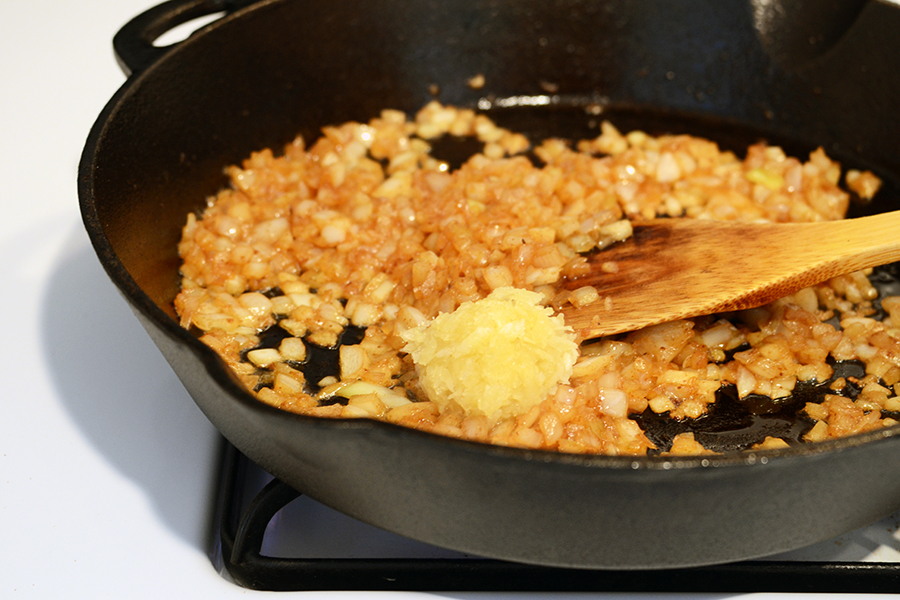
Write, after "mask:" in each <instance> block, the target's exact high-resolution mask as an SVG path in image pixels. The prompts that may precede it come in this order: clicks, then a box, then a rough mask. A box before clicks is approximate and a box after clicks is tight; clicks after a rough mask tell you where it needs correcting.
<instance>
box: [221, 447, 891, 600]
mask: <svg viewBox="0 0 900 600" xmlns="http://www.w3.org/2000/svg"><path fill="white" fill-rule="evenodd" d="M253 469H256V470H259V467H257V466H256V465H255V464H254V463H252V462H251V461H250V460H249V459H247V458H246V457H245V456H244V455H243V454H241V453H240V452H239V451H237V450H236V449H235V448H234V447H233V446H231V445H230V444H227V443H226V444H225V449H224V452H223V469H222V478H221V482H220V489H219V494H218V495H217V507H216V517H215V523H214V528H215V531H214V541H213V552H212V559H213V562H214V563H215V564H216V566H217V568H218V569H219V570H220V572H223V573H226V572H227V574H228V576H230V577H231V578H232V579H233V580H234V581H235V582H236V583H237V584H238V585H241V586H243V587H246V588H250V589H256V590H271V591H312V590H343V591H350V590H354V591H357V590H371V591H391V590H393V591H399V590H403V591H434V592H442V591H444V592H449V591H473V592H474V591H478V592H501V591H505V592H525V591H532V592H688V593H704V592H707V593H714V592H717V593H751V592H782V593H801V592H807V593H810V592H812V593H827V592H833V593H898V592H900V564H895V563H862V562H859V563H857V562H837V563H834V562H805V561H747V562H741V563H734V564H727V565H717V566H711V567H699V568H691V569H665V570H651V571H595V570H586V569H563V568H551V567H538V566H532V565H522V564H517V563H511V562H505V561H500V560H492V559H484V558H344V557H337V558H318V557H316V558H283V557H276V556H265V555H263V552H262V549H263V546H264V542H265V537H266V529H267V527H268V525H269V522H270V521H271V520H272V518H273V517H274V516H275V515H276V514H277V513H278V512H279V511H281V509H283V508H285V507H286V506H288V504H290V503H291V502H294V501H295V500H297V499H298V498H299V496H300V493H299V492H297V491H296V490H294V489H293V488H291V487H289V486H288V485H287V484H285V483H283V482H281V481H280V480H278V479H272V480H271V481H270V482H269V483H268V484H266V485H265V486H264V487H262V489H261V490H259V491H258V493H256V495H255V496H253V497H252V498H251V499H249V500H248V499H247V498H245V496H246V495H247V482H248V479H252V477H251V475H250V473H251V472H252V470H253ZM251 494H252V490H251ZM298 535H302V532H300V533H298Z"/></svg>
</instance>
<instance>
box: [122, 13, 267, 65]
mask: <svg viewBox="0 0 900 600" xmlns="http://www.w3.org/2000/svg"><path fill="white" fill-rule="evenodd" d="M256 1H258V0H168V1H167V2H163V3H162V4H159V5H157V6H154V7H153V8H151V9H149V10H147V11H145V12H143V13H141V14H139V15H138V16H136V17H134V18H133V19H131V20H130V21H129V22H128V23H126V24H125V25H124V26H123V27H122V28H121V29H120V30H119V31H118V33H116V35H115V36H114V37H113V49H114V50H115V53H116V59H117V60H118V62H119V66H120V67H121V68H122V70H123V71H124V72H125V74H126V75H131V74H132V73H136V72H140V71H143V70H144V69H146V68H147V67H149V66H150V65H152V64H153V63H154V62H155V61H156V60H158V59H159V58H160V57H161V56H162V55H163V54H165V53H166V52H168V51H169V49H171V48H172V47H173V46H156V45H154V44H153V42H154V41H155V40H156V39H157V38H159V36H161V35H162V34H164V33H166V32H167V31H169V30H170V29H173V28H175V27H177V26H178V25H182V24H183V23H187V22H188V21H191V20H193V19H197V18H200V17H205V16H208V15H213V14H216V13H225V14H229V13H232V12H234V11H236V10H238V9H240V8H243V7H244V6H248V5H250V4H253V3H254V2H256Z"/></svg>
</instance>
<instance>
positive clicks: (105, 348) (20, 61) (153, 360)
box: [0, 0, 871, 599]
mask: <svg viewBox="0 0 900 600" xmlns="http://www.w3.org/2000/svg"><path fill="white" fill-rule="evenodd" d="M153 1H154V0H86V1H82V2H75V1H62V0H60V1H53V0H27V1H26V0H4V1H3V2H0V103H2V104H0V144H2V145H0V152H2V156H0V201H2V216H0V273H2V277H0V281H2V292H0V307H2V313H0V314H3V315H5V317H4V321H5V327H4V335H3V338H2V339H3V344H2V349H0V352H2V354H0V358H2V359H0V374H2V378H0V385H2V388H0V390H2V391H0V597H3V598H155V599H158V598H220V597H227V598H231V597H256V596H259V595H262V593H257V592H250V591H247V590H244V589H242V588H239V587H237V586H235V585H233V584H232V583H230V582H227V581H225V580H224V579H222V578H221V577H220V576H219V575H218V574H217V573H216V572H215V570H214V569H213V567H212V565H211V563H210V561H209V559H208V557H207V552H208V548H207V535H208V532H207V529H208V526H209V521H210V517H209V514H208V512H209V507H210V504H211V500H210V498H211V487H212V483H213V477H214V472H215V449H216V443H217V440H218V437H217V434H216V432H215V430H214V429H213V427H212V426H211V425H210V424H209V423H208V422H207V421H206V419H205V418H204V417H203V416H202V415H201V414H200V412H199V411H198V410H197V408H196V407H195V405H194V403H193V402H192V401H191V399H190V398H189V397H188V395H187V394H186V393H185V391H184V390H183V388H182V387H181V384H180V383H179V382H178V380H177V379H176V377H175V376H174V375H173V374H172V372H171V370H170V369H169V367H168V365H166V364H165V362H164V361H163V359H162V358H161V356H160V355H159V353H158V352H157V350H156V348H155V347H154V346H153V344H152V343H151V341H150V340H149V338H148V337H147V336H146V334H145V333H144V331H143V329H141V328H140V326H139V325H138V323H137V322H136V320H135V318H134V317H133V315H132V314H131V312H130V311H129V309H128V308H127V306H126V304H125V303H124V301H123V300H122V299H121V298H120V297H119V296H118V294H117V292H116V291H115V289H114V288H113V286H112V285H111V284H110V283H109V281H108V280H107V278H106V276H105V274H104V272H103V271H102V269H101V267H100V265H99V263H98V261H97V259H96V257H95V255H94V253H93V250H92V249H91V247H90V245H89V243H88V240H87V236H86V234H85V233H84V230H83V227H82V224H81V218H80V215H79V212H78V201H77V194H76V170H77V165H78V160H79V156H80V153H81V149H82V146H83V144H84V140H85V137H86V135H87V133H88V131H89V129H90V127H91V125H92V123H93V121H94V119H95V118H96V116H97V115H98V114H99V112H100V111H101V109H102V108H103V106H104V104H105V103H106V101H107V100H108V99H109V98H110V96H112V94H113V93H114V92H115V91H116V89H117V88H118V87H119V86H120V85H121V84H122V83H123V82H124V80H125V77H124V76H123V74H122V73H121V71H120V70H119V68H118V66H117V64H116V62H115V59H114V56H113V53H112V46H111V40H112V37H113V35H114V34H115V32H116V31H117V29H118V28H119V27H121V26H122V25H123V24H124V23H125V22H126V21H128V19H130V18H131V17H133V16H134V15H136V14H138V13H139V12H141V11H143V10H145V9H147V8H149V7H150V6H151V4H152V2H153ZM281 595H282V596H286V597H299V596H302V597H303V598H311V599H319V598H361V597H362V598H375V597H386V596H389V597H392V598H393V597H398V596H404V597H410V598H412V597H418V598H426V597H427V598H432V597H441V598H448V597H449V598H488V597H490V598H494V597H501V595H489V594H445V593H440V594H437V593H436V594H405V595H403V594H396V593H391V594H374V593H364V594H351V593H341V592H335V593H330V594H327V593H309V594H281ZM515 596H516V597H520V598H521V597H524V596H528V595H522V594H517V595H515ZM558 596H559V595H553V594H535V595H533V597H535V598H553V597H558ZM611 596H612V595H610V596H609V597H611ZM580 597H591V598H600V597H607V596H605V595H603V594H588V595H581V596H580ZM642 597H645V598H647V597H649V596H642ZM675 597H677V596H676V595H667V596H666V598H675ZM713 597H722V596H721V595H719V596H713ZM745 597H750V596H745ZM753 597H754V598H756V597H763V596H762V595H759V596H756V595H754V596H753ZM765 597H766V598H774V597H777V596H776V595H769V596H765ZM867 597H868V598H871V596H867Z"/></svg>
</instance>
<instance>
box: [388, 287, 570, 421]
mask: <svg viewBox="0 0 900 600" xmlns="http://www.w3.org/2000/svg"><path fill="white" fill-rule="evenodd" d="M541 299H542V296H541V295H540V294H538V293H536V292H531V291H527V290H522V289H517V288H512V287H501V288H498V289H496V290H494V291H493V292H492V293H491V294H490V295H489V296H487V297H486V298H484V299H482V300H479V301H477V302H465V303H463V304H462V305H461V306H460V307H459V308H457V309H456V310H455V311H453V312H452V313H444V314H441V315H439V316H438V317H436V318H435V319H434V320H432V321H431V322H429V323H425V324H423V325H421V326H419V327H416V328H414V329H410V330H409V331H407V332H405V333H404V334H403V338H404V340H405V341H406V342H407V344H406V347H405V351H406V352H408V353H409V354H410V355H411V356H412V358H413V360H414V361H415V363H416V369H417V372H418V374H419V381H420V383H421V385H422V388H423V389H424V390H425V392H426V394H427V395H428V399H429V400H432V401H434V402H436V403H438V404H440V405H442V406H447V405H449V404H452V403H455V404H457V405H459V406H460V407H461V408H462V409H463V410H464V411H466V413H468V414H475V415H485V416H487V417H488V418H490V419H492V420H498V419H501V418H505V417H511V416H515V415H519V414H522V413H525V412H527V411H528V410H529V409H530V408H531V407H532V406H534V405H536V404H539V403H540V402H542V401H543V400H544V399H546V398H547V396H548V395H549V394H551V393H553V392H554V391H555V389H556V387H557V385H559V384H560V383H566V382H568V380H569V377H570V376H571V374H572V368H573V366H574V364H575V360H576V358H577V357H578V345H577V344H576V342H575V334H574V333H573V332H572V330H571V328H569V327H567V326H566V325H565V322H564V321H563V317H562V316H561V315H554V314H553V310H552V309H550V308H547V307H544V306H542V304H541Z"/></svg>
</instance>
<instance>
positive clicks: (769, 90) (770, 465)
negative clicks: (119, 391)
mask: <svg viewBox="0 0 900 600" xmlns="http://www.w3.org/2000/svg"><path fill="white" fill-rule="evenodd" d="M242 5H246V6H242ZM215 12H222V13H223V17H222V18H221V19H219V20H217V21H216V22H214V23H213V24H211V25H209V26H207V27H204V28H203V29H201V30H200V31H199V32H197V33H196V34H195V35H193V36H192V37H191V38H189V39H188V40H186V41H184V42H182V43H179V44H177V45H176V46H174V47H171V48H157V47H155V46H153V45H152V41H153V40H154V39H155V38H156V37H157V36H158V35H160V34H161V33H163V32H165V31H167V30H169V29H171V28H173V27H174V26H176V25H178V24H180V23H182V22H184V21H187V20H190V19H192V18H194V17H197V16H201V15H206V14H211V13H215ZM804 15H806V16H804ZM785 16H786V18H787V21H785ZM779 19H780V20H779ZM897 31H900V9H898V8H897V7H895V6H892V5H890V4H887V3H884V2H879V1H877V0H873V1H870V2H868V3H860V2H850V3H849V4H837V3H835V4H833V6H832V4H829V3H825V2H810V3H803V2H762V1H750V2H747V1H738V0H703V1H696V2H687V1H684V0H671V1H664V0H635V1H631V2H628V1H624V0H619V1H606V2H602V1H587V0H554V1H548V2H536V1H526V0H447V1H443V2H436V1H430V0H420V1H416V2H412V1H408V2H404V1H400V0H382V1H378V2H374V1H373V2H355V1H350V0H328V1H327V2H324V1H319V0H307V1H300V0H296V1H289V0H264V1H262V2H258V3H253V4H251V3H248V2H227V1H214V0H175V1H172V2H167V3H165V4H161V5H159V6H157V7H156V8H153V9H150V10H148V11H147V12H146V13H144V14H142V15H140V16H138V17H136V18H135V19H134V20H133V21H131V22H130V23H128V24H127V25H126V26H125V27H123V29H122V30H121V31H120V32H119V34H118V35H117V36H116V38H115V42H114V45H115V48H116V51H117V54H118V57H119V59H120V61H121V63H122V64H123V66H124V68H125V70H126V71H127V72H128V73H129V74H130V76H129V77H128V80H127V81H126V83H125V84H124V86H123V87H122V88H121V89H120V90H119V91H118V92H117V93H116V95H115V96H114V97H113V98H112V99H111V101H110V102H109V104H108V105H107V106H106V108H105V109H104V110H103V112H102V113H101V115H100V116H99V118H98V120H97V122H96V125H95V126H94V128H93V129H92V131H91V133H90V136H89V138H88V140H87V144H86V147H85V149H84V154H83V158H82V163H81V167H80V171H79V194H80V199H81V207H82V213H83V217H84V222H85V225H86V228H87V230H88V233H89V235H90V238H91V240H92V242H93V244H94V247H95V249H96V251H97V254H98V255H99V258H100V260H101V262H102V263H103V265H104V267H105V269H106V270H107V272H108V274H109V276H110V277H111V278H112V280H113V281H114V282H115V284H116V285H117V286H118V288H119V289H120V290H121V292H122V294H123V296H124V297H125V299H126V300H127V301H128V303H129V304H130V305H131V307H132V308H133V310H134V312H135V314H136V315H137V317H138V319H139V320H140V321H141V323H142V324H143V325H144V327H145V328H146V329H147V332H148V333H149V334H150V336H151V337H152V338H153V339H154V341H155V342H156V343H157V345H158V346H159V348H160V350H161V351H162V353H163V354H164V355H165V357H166V358H167V359H168V361H169V362H170V364H171V365H172V368H173V369H174V370H175V371H176V372H177V374H178V376H179V377H180V378H181V380H182V381H183V382H184V385H185V387H186V388H187V389H188V391H189V392H190V393H191V395H192V396H193V397H194V399H195V400H196V402H197V404H198V405H199V406H200V408H201V409H202V410H203V412H204V413H205V414H206V415H207V416H208V417H209V419H210V420H211V421H212V422H213V423H214V424H215V425H216V427H218V428H219V429H220V430H221V431H222V433H223V434H224V435H225V437H226V438H228V439H229V440H230V441H231V442H232V443H233V444H234V445H235V446H236V447H237V448H238V449H240V450H241V451H242V452H244V453H245V454H246V455H247V456H248V457H250V458H251V459H252V460H254V461H256V462H257V463H259V464H260V465H261V466H262V467H263V468H265V469H266V470H268V471H270V472H271V473H272V474H274V475H275V476H277V477H279V478H281V479H282V480H284V481H285V482H287V483H288V484H290V485H293V486H295V487H297V488H298V489H300V490H302V491H303V492H304V493H306V494H308V495H309V496H311V497H313V498H315V499H317V500H319V501H321V502H323V503H325V504H328V505H330V506H332V507H334V508H337V509H339V510H341V511H343V512H345V513H348V514H350V515H352V516H354V517H357V518H359V519H361V520H363V521H366V522H369V523H373V524H375V525H378V526H381V527H384V528H386V529H389V530H391V531H394V532H397V533H400V534H403V535H407V536H409V537H412V538H416V539H419V540H424V541H427V542H431V543H433V544H437V545H442V546H446V547H449V548H454V549H457V550H462V551H467V552H471V553H474V554H479V555H484V556H489V557H496V558H503V559H508V560H513V561H521V562H527V563H538V564H545V565H560V566H577V567H587V568H601V569H602V568H625V569H648V568H662V567H684V566H691V565H703V564H711V563H722V562H728V561H735V560H741V559H747V558H752V557H758V556H762V555H766V554H770V553H775V552H781V551H786V550H790V549H793V548H797V547H800V546H803V545H806V544H811V543H814V542H817V541H820V540H823V539H827V538H829V537H832V536H835V535H838V534H841V533H843V532H846V531H849V530H852V529H855V528H857V527H860V526H863V525H865V524H867V523H870V522H872V521H874V520H877V519H879V518H881V517H883V516H885V515H888V514H890V513H891V512H893V511H895V510H896V509H898V508H900V428H897V427H894V428H890V429H887V430H884V431H881V432H877V433H871V434H865V435H859V436H855V437H850V438H846V439H842V440H839V441H834V442H828V443H822V444H814V445H796V446H792V447H791V448H789V449H786V450H781V451H766V452H749V453H747V452H745V453H738V452H734V451H731V452H726V453H725V454H723V455H721V456H717V457H706V458H702V459H701V458H684V459H671V458H664V457H660V456H650V457H640V458H629V457H604V456H599V457H582V456H571V455H563V454H556V453H548V452H533V451H525V450H518V449H510V448H499V447H490V446H485V445H480V444H476V443H468V442H462V441H457V440H451V439H445V438H442V437H437V436H433V435H429V434H425V433H421V432H418V431H413V430H408V429H404V428H400V427H395V426H392V425H389V424H384V423H375V422H370V421H364V420H352V421H347V420H325V419H316V418H309V417H303V416H298V415H293V414H288V413H284V412H280V411H278V410H276V409H273V408H270V407H268V406H265V405H263V404H261V403H259V402H257V401H255V400H254V399H253V398H252V397H251V396H250V395H249V394H248V393H247V391H245V390H244V389H242V387H241V386H240V385H239V384H238V383H237V382H236V380H235V379H234V378H233V377H232V376H231V375H230V374H229V372H228V371H227V370H226V369H225V367H224V366H223V364H222V363H221V362H220V361H219V360H218V359H217V357H216V356H215V355H214V354H213V353H212V351H210V350H209V349H208V348H206V347H205V346H203V345H202V344H201V343H200V342H199V341H198V340H196V339H195V338H194V337H192V335H191V334H189V333H188V332H187V331H184V330H182V329H181V328H179V326H178V325H177V323H176V322H175V320H174V319H173V315H174V313H173V309H172V300H173V298H174V296H175V294H176V292H177V289H178V257H177V255H176V243H177V240H178V238H179V234H180V227H181V226H182V224H183V223H184V220H185V216H186V214H187V213H188V212H189V211H194V210H198V209H200V208H201V207H202V206H203V204H204V201H205V198H206V197H207V196H208V195H209V194H212V193H213V192H215V191H216V190H217V189H218V188H219V187H221V186H222V185H223V184H224V179H223V175H222V167H223V166H224V165H226V164H233V163H236V162H238V161H240V160H241V159H243V158H244V157H245V156H247V155H248V154H249V153H250V152H251V151H252V150H255V149H259V148H263V147H276V148H277V147H280V146H281V145H283V144H284V143H286V142H288V141H289V140H290V139H292V138H293V136H295V135H296V134H297V133H302V134H303V135H304V136H306V137H307V139H312V138H313V137H315V135H316V133H317V131H318V128H319V127H321V126H323V125H326V124H332V123H339V122H343V121H347V120H349V119H357V120H363V119H368V118H370V117H372V116H373V115H376V114H377V113H378V112H379V111H380V110H381V109H383V108H385V107H391V108H398V109H403V110H406V111H410V112H413V111H415V110H416V109H418V108H419V107H420V106H422V105H423V104H424V103H425V102H427V101H428V100H430V99H431V98H432V97H433V94H435V92H436V94H437V97H438V98H439V99H440V100H441V101H443V102H445V103H448V104H454V105H459V106H473V107H482V108H490V112H491V114H492V116H493V117H494V118H495V119H496V120H498V121H499V122H500V123H501V124H506V125H509V126H510V127H515V128H517V129H522V130H525V131H527V132H529V133H530V134H532V135H534V136H535V138H538V137H541V136H545V135H554V136H569V137H587V136H590V135H594V134H595V133H596V131H597V129H596V128H597V124H598V119H599V118H609V119H610V120H612V121H613V122H614V123H616V124H618V125H619V126H620V127H621V128H623V129H628V128H630V127H641V128H642V129H645V130H649V131H651V132H663V131H671V132H677V131H688V132H692V133H698V134H701V135H707V136H710V137H712V138H714V139H717V140H719V141H720V142H721V143H722V145H723V146H726V147H735V148H738V147H740V146H741V145H745V144H747V143H750V142H753V141H756V140H757V139H758V138H761V137H765V138H767V139H769V140H771V141H774V142H780V143H785V144H786V146H787V148H788V150H790V151H792V152H806V151H809V150H811V149H813V148H815V147H816V146H819V145H821V146H824V147H825V149H826V150H827V151H828V152H829V154H831V155H832V156H833V157H835V158H837V159H840V160H842V161H844V162H845V163H846V164H847V165H850V166H856V167H865V168H872V169H874V170H876V171H877V172H878V173H879V174H880V175H882V176H883V177H885V178H886V179H887V180H888V184H889V185H888V187H889V188H890V187H891V186H894V189H896V180H897V179H898V177H900V150H898V148H900V143H898V139H900V136H898V133H900V127H898V120H897V117H896V115H895V112H894V111H895V109H896V105H897V100H898V99H900V36H898V35H897ZM804 40H805V41H806V42H805V43H804ZM476 74H483V75H484V77H485V81H486V85H485V86H484V88H483V89H477V90H476V89H471V88H470V87H468V86H467V85H466V81H467V80H468V79H469V78H470V77H472V76H474V75H476ZM895 203H896V196H894V197H893V198H892V197H891V194H890V193H888V194H887V195H886V196H885V199H884V200H881V201H876V202H875V203H873V204H871V205H869V206H867V207H863V208H860V207H855V208H854V210H855V211H856V212H857V213H859V212H865V211H875V210H885V209H889V208H897V206H896V205H895Z"/></svg>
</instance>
